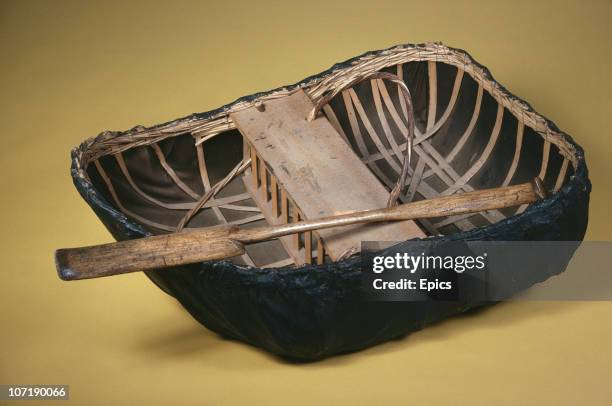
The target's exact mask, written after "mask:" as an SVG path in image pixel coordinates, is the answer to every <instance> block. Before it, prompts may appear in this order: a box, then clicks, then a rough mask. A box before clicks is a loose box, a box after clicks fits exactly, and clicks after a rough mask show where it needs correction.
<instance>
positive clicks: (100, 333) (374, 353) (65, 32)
mask: <svg viewBox="0 0 612 406" xmlns="http://www.w3.org/2000/svg"><path fill="white" fill-rule="evenodd" d="M611 21H612V2H611V1H609V0H600V1H596V0H584V1H578V0H576V1H554V2H549V1H533V0H532V1H525V2H523V1H503V2H494V1H490V0H489V1H486V0H485V1H477V2H476V1H475V2H462V1H457V0H454V1H432V0H420V1H398V2H390V1H347V2H342V3H340V2H334V1H331V0H328V1H321V2H318V1H301V2H291V1H278V2H265V1H248V2H243V3H242V2H238V1H231V2H228V1H225V2H218V3H214V4H213V3H207V2H204V1H193V2H182V1H168V2H159V3H157V2H151V1H142V2H133V1H129V2H128V1H98V2H94V1H59V0H57V1H46V2H44V1H15V2H10V1H8V2H7V1H2V0H0V51H1V53H0V137H1V138H0V139H1V143H0V179H1V188H0V190H1V191H2V193H1V194H0V208H1V209H2V210H1V213H2V214H0V221H1V223H0V224H2V226H3V227H2V228H3V231H2V233H0V250H1V251H0V252H1V254H2V256H1V258H2V259H1V263H2V266H1V268H0V300H1V302H0V304H1V307H0V383H5V384H7V383H20V384H23V383H32V384H33V383H38V384H43V383H54V384H69V385H70V386H71V401H70V402H69V403H74V404H83V405H113V404H139V403H146V404H151V405H155V404H159V405H179V404H207V405H208V404H211V405H221V404H230V405H231V404H242V405H256V404H267V405H277V404H278V405H286V404H298V405H314V404H336V405H341V404H351V405H361V404H363V405H371V404H428V405H437V404H441V405H452V404H470V405H491V404H500V405H504V404H507V405H516V404H545V405H565V404H567V405H570V404H588V405H610V404H612V386H611V385H610V376H612V344H611V343H612V323H610V320H611V316H612V303H609V302H606V303H598V302H573V303H569V302H554V303H551V302H546V303H543V302H538V303H536V302H514V303H502V304H499V305H497V306H494V307H492V308H488V309H485V310H483V311H479V312H475V313H472V314H470V315H466V316H461V317H456V318H453V319H451V320H448V321H444V322H442V323H439V324H437V325H435V326H433V327H429V328H427V329H425V330H423V331H421V332H417V333H415V334H412V335H410V336H408V337H407V338H405V339H401V340H397V341H394V342H391V343H387V344H383V345H380V346H377V347H375V348H372V349H369V350H366V351H362V352H359V353H356V354H349V355H344V356H339V357H334V358H331V359H328V360H325V361H322V362H317V363H310V364H290V363H287V362H284V361H282V360H279V359H277V358H275V357H273V356H271V355H269V354H267V353H264V352H262V351H260V350H258V349H255V348H252V347H249V346H247V345H244V344H241V343H236V342H232V341H227V340H223V339H220V338H219V337H217V336H215V335H214V334H212V333H211V332H209V331H208V330H206V329H205V328H203V327H201V326H200V325H199V324H198V323H196V322H195V321H194V320H192V319H191V317H190V316H189V315H188V314H187V312H185V311H184V310H182V309H181V308H180V307H179V305H178V304H177V303H175V301H173V300H172V299H171V298H169V297H167V296H166V295H165V294H163V293H162V292H161V291H160V290H159V289H157V288H156V287H155V286H154V285H153V284H152V283H150V282H149V281H148V280H147V279H146V278H145V277H144V276H143V275H141V274H133V275H125V276H121V277H116V278H108V279H102V280H91V281H82V282H73V283H65V282H60V281H59V280H58V278H57V277H56V275H55V270H54V264H53V250H54V249H56V248H59V247H67V246H78V245H85V244H94V243H102V242H108V241H110V240H111V237H110V235H109V233H108V232H107V231H106V230H105V229H104V228H103V226H102V224H101V223H100V222H99V221H98V220H97V219H96V217H95V216H94V214H93V212H92V211H91V210H90V209H89V208H88V207H87V206H86V204H85V203H84V202H83V201H82V200H81V198H80V197H79V196H78V194H77V192H76V190H75V189H74V187H73V186H72V183H71V179H70V176H69V151H70V148H71V147H72V146H74V145H76V144H78V143H79V142H81V141H82V140H84V139H85V138H87V137H90V136H93V135H96V134H97V133H98V132H100V131H102V130H104V129H127V128H130V127H132V126H134V125H136V124H144V125H151V124H156V123H160V122H163V121H166V120H169V119H173V118H176V117H180V116H183V115H186V114H188V113H191V112H194V111H206V110H209V109H212V108H215V107H218V106H220V105H222V104H225V103H227V102H229V101H232V100H233V99H235V98H237V97H239V96H242V95H246V94H250V93H253V92H255V91H260V90H266V89H270V88H274V87H277V86H280V85H284V84H289V83H293V82H296V81H298V80H300V79H302V78H304V77H306V76H308V75H311V74H314V73H317V72H320V71H322V70H323V69H326V68H327V67H329V66H330V65H331V64H332V63H334V62H337V61H342V60H345V59H347V58H349V57H352V56H355V55H357V54H360V53H362V52H364V51H367V50H371V49H379V48H384V47H388V46H391V45H394V44H397V43H404V42H423V41H443V42H444V43H446V44H448V45H451V46H455V47H459V48H463V49H466V50H467V51H468V52H470V53H471V54H472V55H473V56H474V57H475V58H476V59H477V60H478V61H479V62H481V63H483V64H484V65H486V66H487V67H489V68H490V69H491V71H492V72H493V74H494V76H495V77H496V79H498V80H499V81H500V82H501V83H502V84H504V85H505V86H507V87H508V88H509V89H510V91H512V92H513V93H515V94H517V95H519V96H521V97H523V98H525V99H526V100H527V101H529V102H530V103H532V105H533V106H534V107H535V108H536V110H537V111H538V112H540V113H542V114H544V115H545V116H547V117H549V118H550V119H552V120H553V121H555V122H556V123H557V124H558V125H559V127H560V128H561V129H563V130H565V131H566V132H568V133H569V134H571V135H573V137H574V138H575V140H576V141H577V142H578V143H580V144H581V145H582V146H583V147H584V148H585V150H586V157H587V163H588V166H589V169H590V173H591V179H592V181H593V193H592V197H591V199H592V200H591V212H590V214H591V218H590V224H589V230H588V235H587V238H588V239H591V240H609V239H611V238H610V237H611V232H610V230H611V227H612V221H611V220H610V214H609V213H610V211H609V209H610V201H611V200H612V181H611V171H610V169H611V167H612V154H611V152H612V133H611V130H612V126H611V125H610V119H611V113H612V104H611V102H610V100H611V96H610V95H611V94H612V86H611V80H610V72H611V71H612V52H611V46H610V43H611V42H612V29H611V27H612V25H611V24H610V22H611ZM602 271H609V270H604V269H602Z"/></svg>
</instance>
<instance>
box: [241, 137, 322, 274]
mask: <svg viewBox="0 0 612 406" xmlns="http://www.w3.org/2000/svg"><path fill="white" fill-rule="evenodd" d="M245 145H246V146H247V147H246V150H245V156H247V157H250V158H251V169H250V171H247V172H246V173H245V174H244V176H243V180H244V185H245V187H246V188H247V190H248V191H249V193H250V195H251V196H252V197H253V199H254V200H255V202H256V203H257V205H258V206H259V208H260V209H261V212H262V213H263V215H264V216H265V218H266V221H267V222H268V223H269V224H271V225H280V224H288V223H290V222H296V221H299V220H301V219H303V215H300V212H299V209H298V207H297V205H296V204H295V203H294V202H293V201H291V199H290V198H289V196H288V195H287V191H286V190H285V189H284V188H282V187H281V186H280V185H279V184H278V180H277V179H276V176H274V174H272V173H271V172H270V171H269V170H268V169H267V167H266V165H265V163H264V162H263V160H262V159H261V158H260V157H259V156H258V155H257V152H256V151H255V148H253V147H252V146H251V145H250V144H248V142H246V143H245ZM266 179H269V190H268V186H267V182H266V181H265V180H266ZM313 239H314V240H315V241H317V248H316V249H313V246H312V240H313ZM279 240H280V242H281V243H282V244H283V247H284V248H285V250H286V251H287V252H288V253H289V254H290V255H291V257H292V261H291V263H296V264H298V265H301V264H312V263H313V261H316V263H317V264H323V263H324V262H325V248H324V246H323V241H322V240H321V238H320V237H319V235H318V233H317V232H312V231H308V232H305V233H296V234H293V235H291V236H285V237H280V238H279ZM285 262H286V261H283V262H282V263H278V264H269V265H268V266H282V265H287V264H285Z"/></svg>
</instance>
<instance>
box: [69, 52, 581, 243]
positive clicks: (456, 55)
mask: <svg viewBox="0 0 612 406" xmlns="http://www.w3.org/2000/svg"><path fill="white" fill-rule="evenodd" d="M414 61H434V62H444V63H447V64H450V65H453V66H456V67H458V68H460V69H462V70H463V71H464V72H466V73H467V74H468V75H470V76H471V77H472V78H473V79H474V80H475V81H476V82H477V83H478V84H480V85H482V87H483V89H484V90H486V91H487V92H489V94H490V95H491V96H492V97H493V98H494V99H495V100H496V101H497V102H498V103H500V105H501V106H503V107H504V108H506V109H507V110H508V111H509V112H510V113H512V114H513V115H514V116H515V117H516V118H517V119H518V120H520V121H521V122H523V123H524V124H525V125H527V126H529V127H531V128H532V129H533V130H534V131H535V132H537V133H538V134H539V135H540V136H541V137H542V138H544V139H545V140H546V141H548V142H550V143H552V144H554V145H556V146H557V147H558V148H559V152H560V154H561V155H562V156H564V157H565V158H567V159H568V160H569V161H570V162H571V163H572V166H573V167H574V170H575V171H574V174H573V175H572V178H574V177H575V176H576V174H577V173H578V168H579V167H580V166H585V164H584V157H583V152H582V149H581V148H580V147H579V146H578V145H576V144H575V143H574V142H573V140H572V139H571V137H569V136H568V135H567V134H565V133H563V132H561V131H559V130H558V128H557V127H556V126H555V125H554V124H553V123H552V122H550V121H549V120H547V119H546V118H544V117H542V116H541V115H539V114H537V113H536V112H535V111H534V110H533V109H532V108H531V106H530V105H529V104H528V103H527V102H525V101H523V100H522V99H520V98H518V97H516V96H514V95H512V94H511V93H510V92H508V91H507V90H506V89H505V88H504V87H503V86H502V85H500V84H499V83H497V82H496V81H495V80H494V79H493V77H492V75H491V73H490V72H489V70H488V69H487V68H486V67H484V66H482V65H480V64H479V63H478V62H476V61H474V60H473V59H472V57H471V56H470V55H469V54H468V53H466V52H465V51H462V50H459V49H454V48H450V47H447V46H444V45H442V44H439V43H427V44H418V45H415V44H406V45H399V46H395V47H392V48H388V49H385V50H380V51H372V52H368V53H365V54H363V55H361V56H358V57H355V58H353V59H350V60H348V61H346V62H342V63H339V64H336V65H334V66H333V67H331V68H330V69H328V70H327V71H324V72H322V73H320V74H318V75H315V76H311V77H309V78H306V79H304V80H303V81H301V82H299V83H297V84H294V85H291V86H285V87H281V88H277V89H274V90H271V91H269V92H265V93H257V94H254V95H250V96H245V97H242V98H240V99H238V100H236V101H234V102H233V103H230V104H228V105H225V106H223V107H221V108H218V109H215V110H211V111H208V112H205V113H196V114H192V115H190V116H187V117H184V118H180V119H177V120H173V121H170V122H167V123H164V124H160V125H156V126H152V127H149V128H145V127H142V126H138V127H134V128H133V129H131V130H128V131H125V132H113V131H105V132H103V133H101V134H100V135H98V136H97V137H95V138H90V139H88V140H86V141H84V142H83V143H82V144H81V145H80V146H78V147H76V148H74V149H73V152H72V156H73V162H72V172H73V177H74V178H75V181H78V182H79V183H81V184H83V186H85V188H86V189H88V191H89V192H88V194H89V193H93V194H94V195H95V200H97V202H98V203H100V202H102V203H104V204H103V205H104V206H105V208H106V210H107V211H109V212H110V213H109V214H111V215H112V216H113V217H115V218H117V219H120V220H121V222H122V223H123V225H124V226H126V227H127V228H129V229H131V230H134V231H137V232H139V233H141V234H143V235H147V234H150V233H148V232H146V231H144V228H143V227H141V226H140V225H138V224H137V223H135V222H133V221H132V220H131V219H129V218H128V217H126V216H125V215H124V214H123V213H121V212H120V211H118V210H117V209H115V207H113V206H112V205H110V204H108V203H107V202H106V200H105V199H104V198H103V197H102V196H100V195H99V193H98V192H97V190H96V189H95V187H94V186H93V184H92V183H91V181H90V180H89V177H88V175H87V173H86V168H87V165H88V164H89V163H90V162H92V161H95V160H97V159H98V158H100V157H102V156H106V155H111V154H114V153H117V152H122V151H125V150H127V149H130V148H133V147H137V146H141V145H150V144H155V143H157V142H159V141H161V140H163V139H165V138H169V137H174V136H178V135H183V134H192V135H193V137H194V138H195V139H196V144H200V143H202V142H204V141H206V140H207V139H210V138H212V137H214V136H215V135H217V134H219V133H222V132H225V131H228V130H232V129H235V125H234V123H233V122H232V121H231V119H230V118H229V113H231V112H235V111H238V110H241V109H244V108H248V107H250V106H252V105H254V104H258V103H262V102H264V101H266V100H270V99H274V98H278V97H282V96H285V95H287V94H290V93H292V92H293V91H295V90H297V89H303V90H304V91H305V92H306V93H307V94H308V95H309V96H310V98H311V99H312V100H313V101H314V102H315V103H317V102H318V101H320V100H321V99H323V98H327V97H329V96H330V95H333V94H335V93H337V92H338V89H341V88H344V87H346V85H347V84H350V83H352V82H355V81H359V80H360V78H364V77H367V76H368V75H371V74H372V73H374V72H376V71H379V70H381V69H384V68H387V67H389V66H394V65H397V64H401V63H407V62H414ZM572 178H570V181H569V182H568V183H567V184H566V186H567V185H568V184H569V183H571V181H572ZM89 197H94V196H89ZM530 211H531V207H530V208H528V209H527V210H526V211H525V212H524V213H523V215H527V214H528V213H529V212H530ZM512 217H516V216H512ZM512 217H509V219H510V218H512ZM494 225H495V224H492V225H489V226H486V227H484V228H487V227H492V226H494ZM461 234H462V233H461Z"/></svg>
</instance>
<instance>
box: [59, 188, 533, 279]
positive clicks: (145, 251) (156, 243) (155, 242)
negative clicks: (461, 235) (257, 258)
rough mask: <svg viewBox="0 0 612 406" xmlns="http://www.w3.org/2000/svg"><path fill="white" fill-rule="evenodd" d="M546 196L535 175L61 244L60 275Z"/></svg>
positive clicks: (104, 271) (114, 270) (198, 258)
mask: <svg viewBox="0 0 612 406" xmlns="http://www.w3.org/2000/svg"><path fill="white" fill-rule="evenodd" d="M543 197H544V196H543V189H542V185H541V182H540V181H539V179H537V178H536V179H535V180H534V181H533V182H529V183H524V184H520V185H515V186H507V187H505V188H497V189H485V190H479V191H476V192H468V193H462V194H457V195H452V196H445V197H439V198H436V199H431V200H421V201H418V202H413V203H408V204H403V205H399V206H395V207H390V208H386V209H375V210H364V211H360V212H354V213H347V214H343V215H339V216H331V217H324V218H320V219H314V220H305V221H300V222H296V223H289V224H284V225H280V226H264V227H257V228H240V227H237V226H231V225H221V226H216V227H210V228H205V229H199V230H193V231H188V232H183V233H173V234H165V235H157V236H153V237H147V238H141V239H136V240H127V241H121V242H116V243H111V244H104V245H96V246H91V247H83V248H71V249H60V250H57V251H56V252H55V263H56V267H57V271H58V274H59V277H60V278H61V279H63V280H74V279H87V278H97V277H103V276H111V275H118V274H123V273H128V272H136V271H146V270H152V269H160V268H165V267H172V266H180V265H186V264H192V263H198V262H202V261H211V260H219V259H223V258H227V257H233V256H237V255H242V254H244V251H245V248H244V244H248V243H255V242H260V241H266V240H270V239H273V238H278V237H282V236H286V235H291V234H296V233H303V232H307V231H314V230H321V229H325V228H330V227H340V226H348V225H353V224H359V223H374V222H383V221H404V220H414V219H418V218H426V217H441V216H451V215H460V214H466V213H472V212H478V211H482V210H491V209H500V208H505V207H510V206H517V205H522V204H529V203H533V202H535V201H536V200H538V199H540V198H543Z"/></svg>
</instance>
